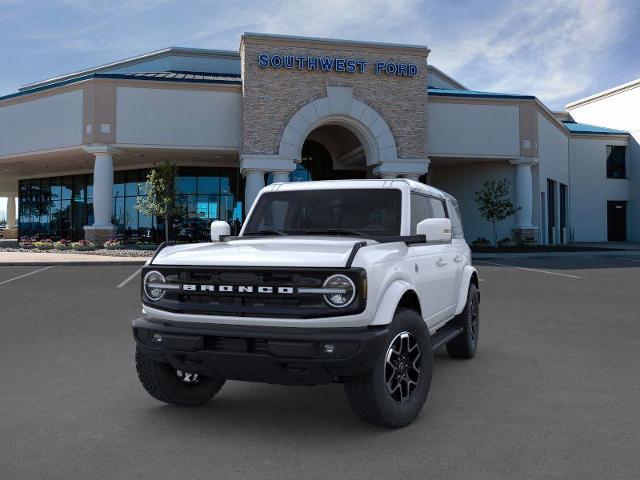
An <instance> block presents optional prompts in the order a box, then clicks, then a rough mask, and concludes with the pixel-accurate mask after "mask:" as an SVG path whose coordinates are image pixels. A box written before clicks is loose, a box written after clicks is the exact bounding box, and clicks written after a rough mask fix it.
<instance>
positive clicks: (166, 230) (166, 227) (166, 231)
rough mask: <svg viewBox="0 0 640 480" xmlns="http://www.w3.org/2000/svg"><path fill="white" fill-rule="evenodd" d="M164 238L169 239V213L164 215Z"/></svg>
mask: <svg viewBox="0 0 640 480" xmlns="http://www.w3.org/2000/svg"><path fill="white" fill-rule="evenodd" d="M164 240H165V242H168V241H169V215H165V217H164Z"/></svg>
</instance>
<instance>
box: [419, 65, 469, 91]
mask: <svg viewBox="0 0 640 480" xmlns="http://www.w3.org/2000/svg"><path fill="white" fill-rule="evenodd" d="M429 70H432V71H433V72H435V73H436V74H437V75H440V76H442V77H443V78H444V79H445V80H447V81H448V82H451V83H453V84H454V85H456V86H458V87H460V88H461V89H462V90H469V89H468V88H467V87H465V86H464V85H463V84H461V83H460V82H459V81H457V80H456V79H455V78H453V77H452V76H451V75H448V74H446V73H445V72H443V71H442V70H440V69H439V68H438V67H436V66H435V65H432V64H429V65H427V71H429Z"/></svg>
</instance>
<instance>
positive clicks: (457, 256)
mask: <svg viewBox="0 0 640 480" xmlns="http://www.w3.org/2000/svg"><path fill="white" fill-rule="evenodd" d="M454 260H455V261H456V263H460V262H461V261H462V255H460V254H458V255H456V258H454Z"/></svg>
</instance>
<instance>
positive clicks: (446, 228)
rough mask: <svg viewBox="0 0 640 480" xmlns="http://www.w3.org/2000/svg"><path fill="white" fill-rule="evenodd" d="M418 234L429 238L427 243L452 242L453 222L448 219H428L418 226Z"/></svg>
mask: <svg viewBox="0 0 640 480" xmlns="http://www.w3.org/2000/svg"><path fill="white" fill-rule="evenodd" d="M416 233H417V234H418V235H424V236H426V237H427V242H440V243H442V242H444V243H448V242H450V241H451V238H452V237H451V220H449V219H448V218H427V219H426V220H422V221H421V222H420V223H418V225H417V226H416Z"/></svg>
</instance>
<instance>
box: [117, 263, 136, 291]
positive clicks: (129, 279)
mask: <svg viewBox="0 0 640 480" xmlns="http://www.w3.org/2000/svg"><path fill="white" fill-rule="evenodd" d="M141 271H142V269H141V268H139V269H138V270H136V271H135V272H133V273H132V274H131V275H129V276H128V277H127V278H125V279H124V280H123V281H122V282H120V283H119V284H118V286H117V287H116V288H122V287H124V286H125V285H126V284H127V283H129V282H130V281H131V280H133V279H134V278H136V276H137V275H139V274H140V272H141Z"/></svg>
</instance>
